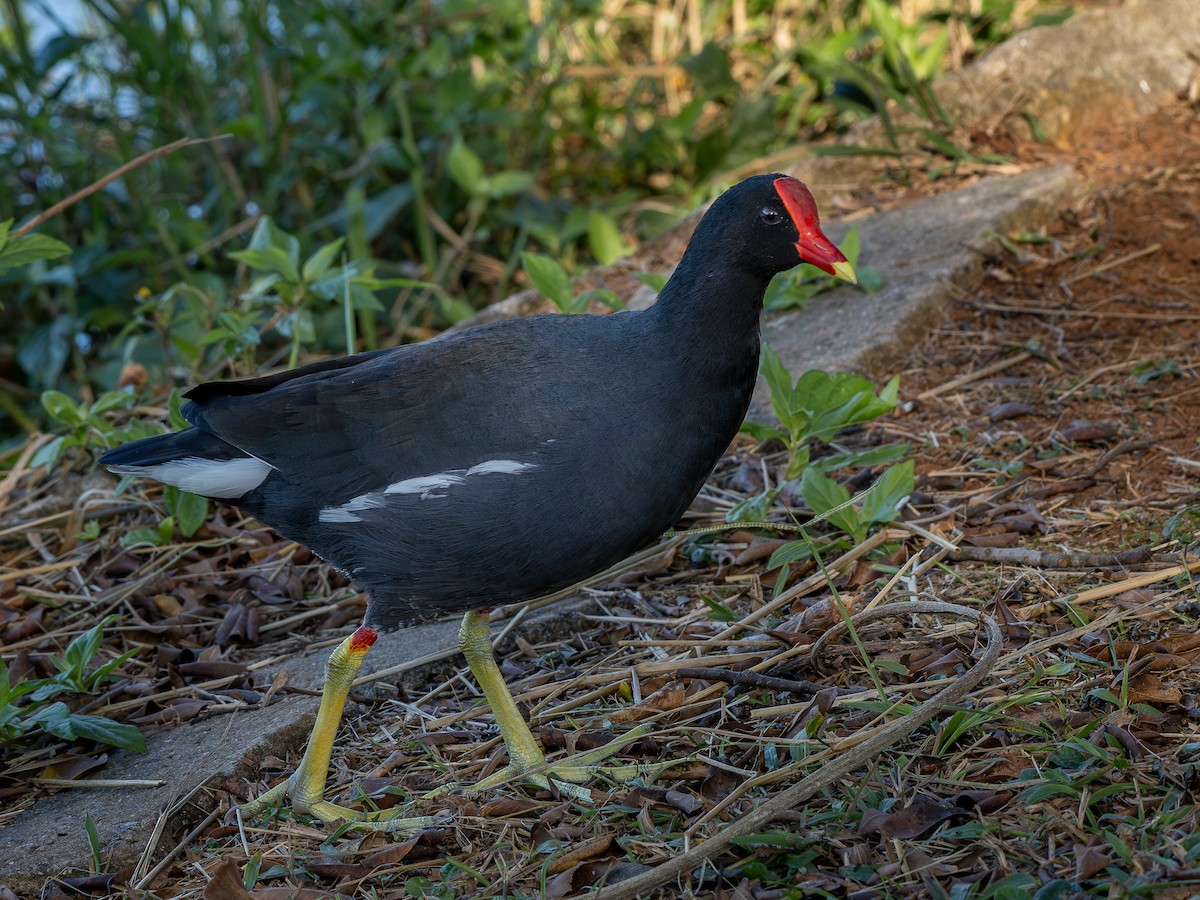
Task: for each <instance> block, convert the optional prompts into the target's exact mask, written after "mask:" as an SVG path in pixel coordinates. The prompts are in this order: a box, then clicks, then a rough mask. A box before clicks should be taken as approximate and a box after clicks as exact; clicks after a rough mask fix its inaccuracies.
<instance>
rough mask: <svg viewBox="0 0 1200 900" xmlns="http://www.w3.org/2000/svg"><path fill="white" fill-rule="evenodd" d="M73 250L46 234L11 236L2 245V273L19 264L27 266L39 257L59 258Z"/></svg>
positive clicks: (0, 261)
mask: <svg viewBox="0 0 1200 900" xmlns="http://www.w3.org/2000/svg"><path fill="white" fill-rule="evenodd" d="M70 252H71V248H70V247H68V246H67V245H66V244H64V243H63V242H62V241H59V240H55V239H54V238H52V237H50V236H49V235H45V234H36V233H35V234H24V235H21V236H20V237H15V238H10V239H9V240H8V241H7V243H5V244H4V245H3V247H0V275H2V274H4V273H5V272H7V271H8V270H9V269H14V268H16V267H17V266H25V265H28V264H29V263H31V262H37V261H38V260H39V259H58V257H60V256H66V255H67V254H68V253H70Z"/></svg>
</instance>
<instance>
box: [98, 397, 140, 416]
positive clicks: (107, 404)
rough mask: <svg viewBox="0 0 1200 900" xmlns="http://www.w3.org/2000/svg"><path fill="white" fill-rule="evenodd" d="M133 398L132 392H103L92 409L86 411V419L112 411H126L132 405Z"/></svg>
mask: <svg viewBox="0 0 1200 900" xmlns="http://www.w3.org/2000/svg"><path fill="white" fill-rule="evenodd" d="M133 401H134V396H133V392H132V391H105V392H104V393H103V394H101V395H100V396H99V397H98V398H96V402H95V403H93V404H92V408H91V409H89V410H88V418H91V417H92V416H102V415H104V413H106V412H111V411H112V410H114V409H128V408H129V407H130V406H132V405H133Z"/></svg>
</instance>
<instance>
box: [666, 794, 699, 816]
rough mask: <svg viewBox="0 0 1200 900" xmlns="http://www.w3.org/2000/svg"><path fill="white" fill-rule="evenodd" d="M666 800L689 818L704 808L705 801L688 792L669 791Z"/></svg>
mask: <svg viewBox="0 0 1200 900" xmlns="http://www.w3.org/2000/svg"><path fill="white" fill-rule="evenodd" d="M664 799H665V800H666V801H667V802H668V803H669V804H671V805H672V806H673V807H675V808H676V809H677V810H679V811H680V812H682V813H686V814H687V815H689V816H690V815H692V814H693V813H695V812H698V811H699V810H701V809H703V808H704V801H703V800H701V799H700V798H699V797H697V796H696V795H695V794H690V793H688V792H686V791H674V790H669V791H667V794H666V797H665V798H664Z"/></svg>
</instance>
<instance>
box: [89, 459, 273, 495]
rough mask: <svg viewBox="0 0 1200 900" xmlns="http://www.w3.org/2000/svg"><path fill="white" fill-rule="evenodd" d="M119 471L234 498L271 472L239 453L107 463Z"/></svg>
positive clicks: (113, 469)
mask: <svg viewBox="0 0 1200 900" xmlns="http://www.w3.org/2000/svg"><path fill="white" fill-rule="evenodd" d="M108 468H109V471H111V472H115V473H116V474H118V475H140V476H142V477H144V478H153V479H154V480H155V481H161V482H162V483H163V484H171V485H174V486H175V487H177V488H180V489H181V490H185V491H191V492H192V493H193V494H201V495H203V496H205V497H218V498H220V499H222V500H236V499H237V498H238V497H244V496H245V495H246V494H248V493H250V492H251V491H252V490H254V489H255V488H256V487H258V486H259V485H260V484H262V483H263V482H264V481H266V480H267V476H268V475H270V474H271V467H270V465H268V464H267V463H265V462H263V461H262V460H261V459H256V458H255V457H253V456H242V457H239V458H237V459H204V458H203V457H199V456H188V457H185V458H184V459H173V460H171V461H170V462H164V463H158V464H157V465H153V466H109V467H108Z"/></svg>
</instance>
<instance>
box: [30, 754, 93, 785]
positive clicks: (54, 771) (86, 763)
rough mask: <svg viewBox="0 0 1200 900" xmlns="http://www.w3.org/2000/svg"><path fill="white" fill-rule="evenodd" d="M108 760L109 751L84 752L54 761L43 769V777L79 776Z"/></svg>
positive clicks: (70, 777)
mask: <svg viewBox="0 0 1200 900" xmlns="http://www.w3.org/2000/svg"><path fill="white" fill-rule="evenodd" d="M106 762H108V754H107V753H95V754H84V755H80V756H73V757H71V758H70V759H66V760H63V761H61V762H54V763H53V764H51V765H49V766H46V768H45V769H43V770H42V777H43V778H61V779H63V780H64V781H70V780H71V779H74V778H78V777H79V776H80V775H83V774H84V773H86V772H90V771H92V769H95V768H97V767H98V766H102V765H104V764H105V763H106Z"/></svg>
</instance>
